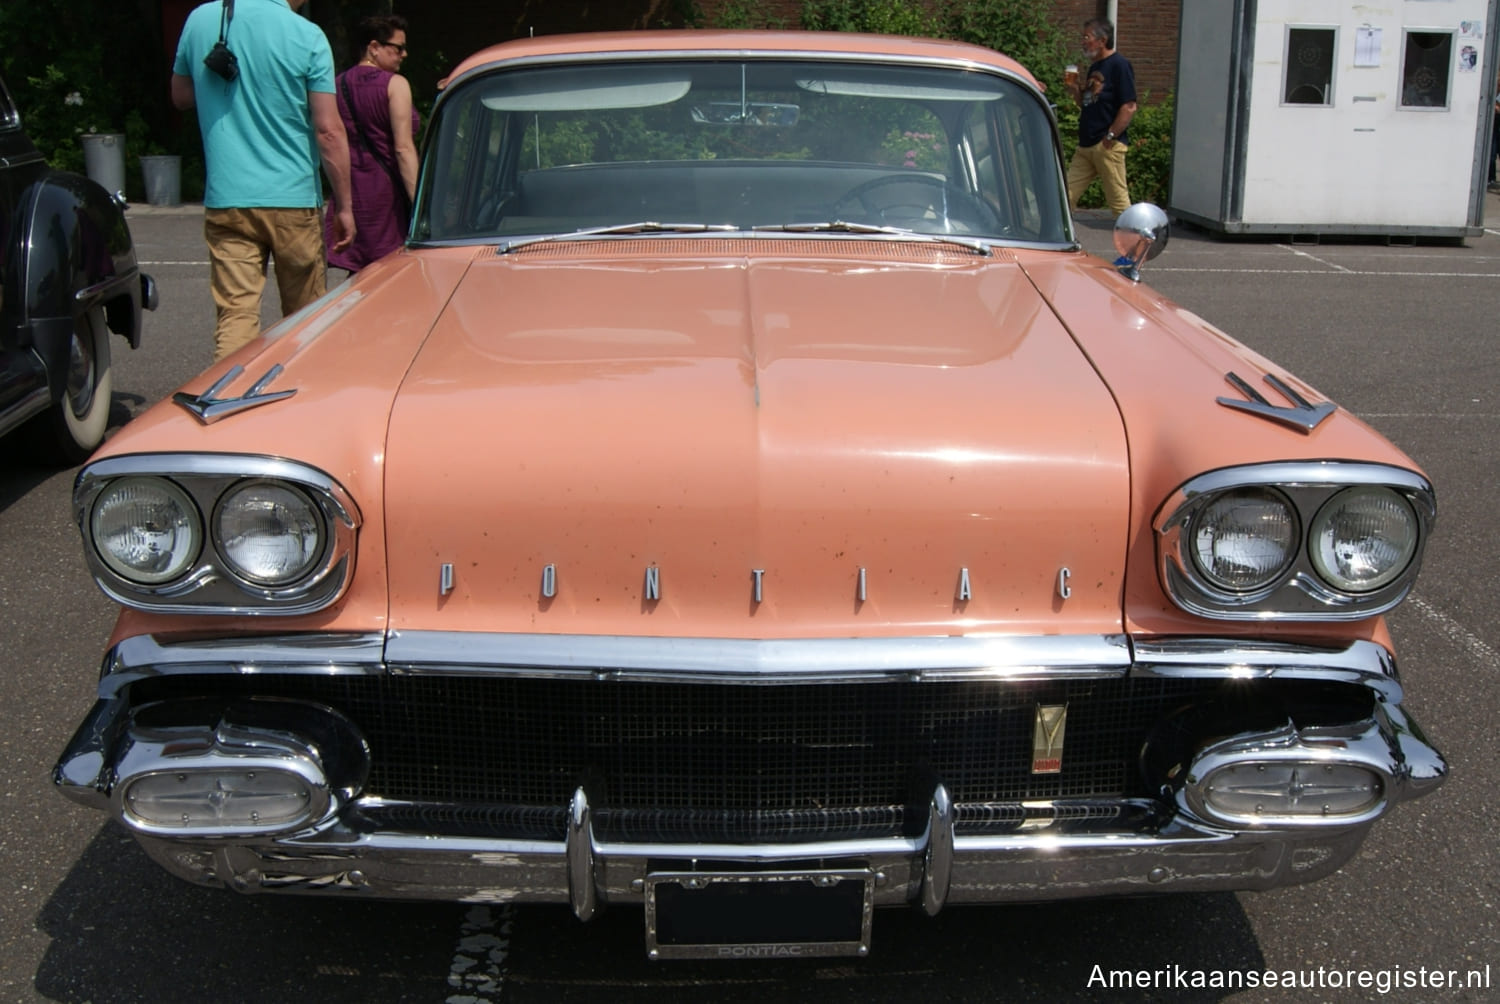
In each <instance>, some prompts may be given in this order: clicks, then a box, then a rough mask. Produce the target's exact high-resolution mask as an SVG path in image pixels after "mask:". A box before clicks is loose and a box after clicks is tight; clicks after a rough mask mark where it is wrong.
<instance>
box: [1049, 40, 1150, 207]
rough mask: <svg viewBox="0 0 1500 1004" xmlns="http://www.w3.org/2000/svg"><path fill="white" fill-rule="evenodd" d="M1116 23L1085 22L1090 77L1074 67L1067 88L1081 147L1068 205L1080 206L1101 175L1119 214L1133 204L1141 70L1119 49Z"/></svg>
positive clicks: (1071, 177) (1106, 195)
mask: <svg viewBox="0 0 1500 1004" xmlns="http://www.w3.org/2000/svg"><path fill="white" fill-rule="evenodd" d="M1114 45H1115V27H1114V25H1112V24H1110V23H1109V21H1107V20H1105V19H1104V18H1091V19H1089V20H1088V21H1085V22H1084V23H1083V53H1084V55H1085V56H1087V57H1088V59H1089V68H1088V75H1087V76H1086V77H1080V76H1079V74H1078V70H1077V67H1074V66H1069V67H1068V69H1069V70H1071V71H1072V72H1071V73H1068V72H1065V73H1064V77H1063V83H1064V86H1066V87H1067V89H1068V92H1069V93H1070V94H1072V95H1073V100H1074V101H1077V102H1078V108H1079V114H1078V149H1077V150H1075V151H1074V153H1073V160H1072V162H1071V163H1069V164H1068V204H1069V205H1071V206H1073V207H1075V208H1076V207H1077V205H1078V200H1079V198H1081V197H1082V195H1083V193H1084V190H1085V189H1087V188H1088V187H1089V183H1090V182H1092V181H1093V180H1094V179H1095V178H1098V179H1099V183H1100V185H1102V186H1103V188H1104V201H1105V204H1106V205H1108V206H1109V209H1110V212H1112V213H1114V214H1115V215H1116V216H1119V215H1120V214H1121V213H1122V212H1124V211H1125V210H1126V209H1127V208H1128V207H1129V206H1130V187H1129V186H1128V185H1127V184H1126V182H1125V152H1126V150H1128V149H1129V145H1130V134H1129V129H1130V120H1131V119H1132V118H1134V117H1135V111H1136V107H1137V105H1136V95H1135V70H1134V69H1133V68H1132V67H1131V65H1130V61H1129V60H1128V59H1126V58H1125V57H1124V56H1122V55H1120V54H1119V53H1118V52H1116V51H1115V48H1114Z"/></svg>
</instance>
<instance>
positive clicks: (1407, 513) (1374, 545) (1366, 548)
mask: <svg viewBox="0 0 1500 1004" xmlns="http://www.w3.org/2000/svg"><path fill="white" fill-rule="evenodd" d="M1420 532H1421V531H1420V528H1419V526H1418V524H1417V514H1416V513H1415V512H1413V511H1412V507H1411V503H1409V502H1407V501H1406V499H1404V498H1402V497H1401V495H1399V494H1398V493H1396V492H1394V491H1392V490H1391V489H1389V488H1382V487H1361V488H1345V489H1344V490H1343V491H1341V492H1339V493H1338V494H1337V495H1335V496H1334V497H1333V498H1331V499H1329V500H1328V501H1327V502H1326V503H1324V505H1323V508H1322V509H1320V510H1318V515H1317V517H1316V518H1315V519H1314V520H1313V526H1312V533H1311V534H1310V535H1309V536H1310V545H1311V552H1312V563H1313V567H1314V568H1315V569H1317V572H1318V574H1319V575H1321V576H1322V577H1323V579H1324V580H1325V581H1327V582H1328V584H1329V585H1331V586H1333V587H1334V588H1336V589H1342V590H1344V591H1345V592H1350V593H1368V592H1370V591H1371V590H1375V589H1379V588H1380V587H1381V586H1384V585H1387V584H1389V583H1390V582H1392V581H1393V580H1395V579H1396V578H1398V577H1399V576H1400V575H1401V573H1402V572H1404V571H1406V568H1407V566H1408V565H1410V564H1411V561H1412V558H1414V557H1415V556H1416V553H1417V544H1418V537H1419V535H1420Z"/></svg>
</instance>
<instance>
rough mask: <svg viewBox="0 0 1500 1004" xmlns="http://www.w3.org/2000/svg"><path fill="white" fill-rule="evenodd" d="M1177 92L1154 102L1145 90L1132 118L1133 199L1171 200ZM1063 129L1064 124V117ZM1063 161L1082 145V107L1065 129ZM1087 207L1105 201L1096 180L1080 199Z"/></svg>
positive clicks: (1128, 173)
mask: <svg viewBox="0 0 1500 1004" xmlns="http://www.w3.org/2000/svg"><path fill="white" fill-rule="evenodd" d="M1175 110H1176V104H1175V102H1174V99H1173V95H1172V94H1171V93H1170V92H1168V94H1167V96H1166V97H1165V98H1163V99H1162V100H1161V101H1158V102H1156V103H1154V104H1152V103H1151V95H1150V94H1142V95H1141V100H1140V110H1138V111H1137V112H1136V113H1135V118H1133V119H1131V120H1130V152H1129V153H1127V154H1126V155H1125V181H1126V183H1127V184H1128V185H1129V186H1130V201H1131V202H1154V203H1156V204H1157V205H1158V206H1165V205H1166V204H1167V196H1168V195H1170V194H1171V189H1172V121H1173V116H1174V115H1175V114H1176V111H1175ZM1058 127H1059V129H1062V128H1063V125H1062V120H1061V117H1060V116H1059V121H1058ZM1062 140H1063V163H1064V164H1066V163H1068V162H1069V161H1070V160H1072V159H1073V151H1074V150H1075V149H1077V147H1078V110H1077V108H1074V109H1073V110H1072V116H1071V123H1070V125H1069V126H1068V127H1067V129H1066V131H1065V132H1063V133H1062ZM1078 204H1079V205H1080V206H1082V207H1083V208H1085V209H1096V208H1098V207H1100V206H1102V205H1104V189H1103V188H1101V187H1100V185H1099V182H1097V181H1095V182H1094V183H1093V184H1091V185H1089V187H1088V188H1087V189H1086V190H1085V191H1084V193H1083V195H1082V196H1081V197H1080V198H1079V199H1078Z"/></svg>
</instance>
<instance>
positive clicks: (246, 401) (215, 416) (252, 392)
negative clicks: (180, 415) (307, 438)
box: [172, 363, 297, 425]
mask: <svg viewBox="0 0 1500 1004" xmlns="http://www.w3.org/2000/svg"><path fill="white" fill-rule="evenodd" d="M244 372H245V367H243V366H235V367H232V368H231V369H230V370H229V372H228V373H225V374H224V375H223V376H221V377H219V379H218V380H216V381H214V385H213V386H212V387H210V388H208V390H206V391H204V392H203V393H202V394H198V395H196V396H195V395H193V394H188V393H186V392H184V391H178V392H177V393H176V394H173V395H172V400H173V401H174V402H175V403H177V404H180V405H181V406H182V407H184V408H186V409H187V410H188V411H189V412H190V413H191V414H192V416H193V417H194V418H196V419H197V420H198V421H200V422H202V423H203V424H204V425H211V424H212V423H214V422H217V421H218V420H219V419H221V418H227V417H229V416H230V415H233V414H236V413H237V412H241V411H246V410H247V409H250V408H257V407H259V406H261V405H263V404H270V403H271V402H272V401H280V400H282V399H283V398H288V397H291V396H292V395H293V394H295V393H297V392H296V391H295V390H279V391H276V392H275V393H274V394H262V393H261V391H263V390H265V389H266V384H268V383H270V382H271V381H272V380H275V379H276V378H277V377H278V376H280V375H281V364H280V363H277V364H276V365H275V366H272V367H271V368H270V370H268V371H267V372H266V375H265V376H263V377H261V378H260V379H259V380H257V381H255V383H253V384H251V385H250V389H249V390H247V391H245V393H244V394H242V395H240V396H239V397H219V396H218V395H219V392H220V391H222V390H223V389H224V388H225V387H228V386H229V385H230V384H231V383H233V382H234V381H235V380H237V379H239V377H240V374H242V373H244Z"/></svg>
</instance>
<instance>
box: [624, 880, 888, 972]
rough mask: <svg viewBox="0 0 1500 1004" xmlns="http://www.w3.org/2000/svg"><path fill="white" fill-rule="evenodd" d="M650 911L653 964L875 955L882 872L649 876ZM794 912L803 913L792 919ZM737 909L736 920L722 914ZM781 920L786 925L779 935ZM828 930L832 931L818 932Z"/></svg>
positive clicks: (649, 947)
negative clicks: (874, 932)
mask: <svg viewBox="0 0 1500 1004" xmlns="http://www.w3.org/2000/svg"><path fill="white" fill-rule="evenodd" d="M645 906H646V955H647V956H648V957H649V958H652V959H778V958H813V957H818V956H864V955H868V954H869V953H870V930H871V927H872V921H873V918H874V913H875V872H874V871H872V870H871V869H869V868H864V867H853V868H805V869H788V870H782V871H701V870H691V871H657V872H650V873H648V874H647V875H646V881H645ZM788 909H795V911H796V913H795V914H792V915H788V914H787V913H785V912H784V911H786V910H788ZM731 911H732V912H733V916H721V915H720V914H721V913H724V912H731ZM777 918H781V922H780V923H779V922H778V919H777ZM716 922H720V923H722V926H716ZM781 923H784V925H785V927H784V929H781V930H778V928H779V927H780V926H781ZM825 925H826V928H827V929H826V932H824V931H817V932H814V930H813V929H814V928H819V927H824V926H825ZM690 928H691V929H692V930H689V929H690ZM779 934H784V935H787V936H784V937H779V936H778V935H779ZM695 935H696V936H695Z"/></svg>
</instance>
